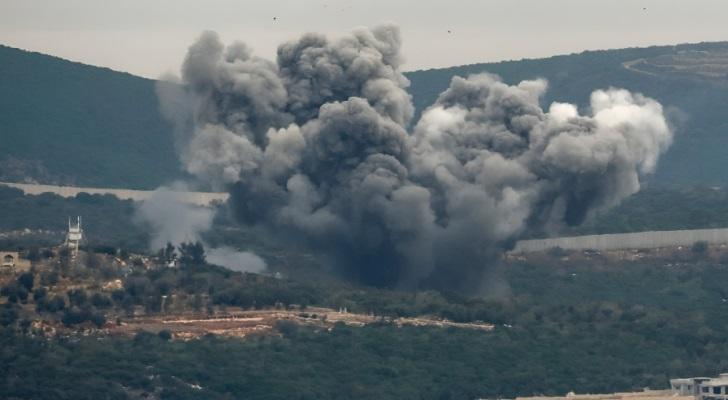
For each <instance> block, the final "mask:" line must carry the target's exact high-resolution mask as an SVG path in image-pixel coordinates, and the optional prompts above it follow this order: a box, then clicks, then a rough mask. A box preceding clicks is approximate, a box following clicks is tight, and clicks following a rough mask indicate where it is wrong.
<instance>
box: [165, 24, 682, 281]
mask: <svg viewBox="0 0 728 400" xmlns="http://www.w3.org/2000/svg"><path fill="white" fill-rule="evenodd" d="M400 47H401V40H400V35H399V31H398V29H397V28H396V27H395V26H392V25H385V26H381V27H377V28H374V29H372V30H367V29H359V30H356V31H354V32H353V33H351V34H349V35H347V36H345V37H343V38H341V39H339V40H336V41H329V40H328V39H327V38H325V37H323V36H320V35H314V34H307V35H304V36H303V37H302V38H301V39H299V40H296V41H293V42H290V43H285V44H283V45H281V46H280V47H279V49H278V58H277V62H276V63H272V62H269V61H266V60H262V59H260V58H257V57H255V56H253V55H252V53H251V52H250V50H249V49H247V48H246V47H245V46H244V45H242V44H233V45H231V46H228V47H225V46H223V45H222V43H221V42H220V40H219V39H218V37H217V35H216V34H214V33H209V32H208V33H204V34H203V35H202V36H201V37H200V39H199V40H198V41H197V42H196V43H195V44H193V45H192V46H191V47H190V50H189V53H188V55H187V58H186V59H185V62H184V65H183V67H182V82H183V84H184V87H183V89H181V91H182V92H183V93H182V94H180V93H179V92H177V93H172V92H171V91H167V92H166V93H162V91H160V99H161V100H162V103H163V110H164V111H165V112H167V115H168V116H169V117H170V118H172V119H174V120H175V121H176V126H177V127H178V128H179V129H187V131H186V132H182V133H181V134H180V137H182V138H188V139H187V140H184V143H183V145H182V146H181V159H182V161H183V163H184V165H185V166H186V168H187V170H188V171H189V172H190V173H192V174H195V175H196V176H198V177H200V178H202V179H204V180H207V181H209V182H211V183H213V184H214V185H216V186H218V187H228V188H230V190H231V194H232V196H231V207H233V209H234V210H235V212H236V215H237V216H238V217H239V219H240V221H241V222H242V223H245V224H250V225H258V226H262V227H265V228H267V230H268V231H269V232H270V233H271V235H273V236H275V237H276V238H278V239H280V240H293V241H297V242H300V243H304V244H306V245H308V246H310V248H311V249H313V250H316V251H318V252H320V253H321V254H323V255H325V256H327V257H329V258H330V259H331V261H332V262H333V263H335V265H337V266H338V267H339V270H340V271H341V272H342V273H344V274H345V275H347V276H349V277H350V278H353V279H357V280H361V281H363V282H366V283H372V284H378V285H404V286H413V285H418V284H422V283H423V282H424V283H425V284H427V285H432V286H438V285H441V286H445V285H459V286H462V285H463V284H464V283H473V284H478V282H479V279H480V277H481V276H482V273H483V271H484V270H485V269H486V267H487V265H488V263H490V262H492V261H493V260H494V259H495V257H496V256H497V255H498V254H499V253H500V252H502V250H503V248H504V246H507V244H508V243H509V242H512V241H513V240H514V239H515V238H517V237H519V236H520V235H522V234H523V233H524V232H525V231H527V230H532V229H540V230H543V229H558V227H559V226H562V225H563V224H578V223H581V222H582V221H583V220H584V219H585V218H588V217H590V216H591V215H592V214H594V213H596V212H599V211H600V210H603V209H606V208H608V207H611V206H614V205H615V204H617V203H618V202H619V201H620V200H622V199H623V198H625V197H626V196H629V195H631V194H633V193H635V192H636V191H637V190H639V185H640V183H639V177H640V175H641V174H645V173H650V172H652V171H653V170H654V168H655V165H656V162H657V159H658V157H659V155H660V154H661V153H662V152H664V151H665V149H666V148H667V147H668V146H669V145H670V142H671V138H672V134H671V132H670V129H669V128H668V126H667V123H666V121H665V117H664V115H663V111H662V107H661V106H660V104H658V103H657V102H655V101H654V100H652V99H649V98H646V97H644V96H641V95H638V94H631V93H629V92H628V91H626V90H619V89H607V90H599V91H596V92H594V93H593V94H592V98H591V109H590V110H589V113H588V114H587V115H580V114H579V112H578V110H577V108H576V107H575V106H573V105H571V104H563V103H554V104H552V105H551V107H550V108H549V110H548V111H544V110H543V109H542V108H541V107H540V105H539V99H540V97H541V96H542V94H543V93H544V91H545V90H546V87H547V83H546V81H544V80H534V81H524V82H521V83H520V84H518V85H516V86H510V85H507V84H505V83H503V82H501V81H500V80H499V79H498V78H497V77H496V76H493V75H487V74H481V75H475V76H471V77H469V78H467V79H465V78H460V77H456V78H454V79H453V80H452V83H451V85H450V87H449V88H448V89H447V90H446V91H445V92H444V93H442V95H441V96H440V97H439V99H438V100H437V102H436V103H435V104H434V105H433V106H431V107H430V108H428V109H427V110H425V112H424V113H423V114H422V117H421V119H420V121H418V122H417V124H416V125H415V128H414V130H413V132H411V133H409V132H407V130H406V127H407V126H408V124H409V121H410V119H411V117H412V114H413V106H412V102H411V99H410V96H409V95H408V94H407V92H406V87H407V85H408V81H407V79H406V78H405V77H404V76H403V75H402V74H401V72H400V70H399V66H400V64H401V61H402V59H401V56H400ZM170 93H171V94H173V95H174V98H169V96H167V94H170ZM180 96H182V97H183V99H180V98H179V97H180ZM172 102H175V103H172ZM174 104H178V105H179V104H181V105H185V107H187V108H184V107H183V108H182V109H186V110H189V111H188V112H180V111H179V110H180V108H179V107H174ZM187 105H191V106H189V107H188V106H187ZM179 114H184V115H181V116H180V115H179ZM180 121H181V122H180ZM185 121H187V122H185ZM189 121H191V122H189Z"/></svg>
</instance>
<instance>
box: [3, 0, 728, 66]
mask: <svg viewBox="0 0 728 400" xmlns="http://www.w3.org/2000/svg"><path fill="white" fill-rule="evenodd" d="M644 8H646V10H645V9H644ZM274 16H275V17H276V18H277V21H273V17H274ZM726 17H728V1H726V0H682V1H677V0H608V1H592V0H548V1H543V0H479V1H478V0H443V1H431V0H388V1H387V0H368V1H358V0H357V1H354V0H352V1H349V0H267V1H257V0H238V1H232V0H207V1H192V0H157V1H149V0H147V1H141V0H124V1H120V0H114V1H109V0H64V1H59V0H0V43H2V44H5V45H9V46H13V47H20V48H24V49H29V50H34V51H40V52H43V53H49V54H53V55H57V56H60V57H64V58H68V59H71V60H75V61H81V62H85V63H88V64H94V65H101V66H107V67H110V68H113V69H117V70H122V71H128V72H131V73H134V74H137V75H142V76H147V77H152V78H154V77H158V76H159V75H161V74H162V73H164V72H168V71H172V72H177V71H178V69H179V65H180V63H181V61H182V58H183V57H184V54H185V51H186V49H187V46H189V44H190V43H191V42H192V41H193V40H194V39H195V37H196V36H198V35H199V34H200V32H201V31H202V30H205V29H211V30H215V31H217V32H218V33H220V35H221V36H222V38H223V40H224V41H226V42H231V41H233V40H242V41H244V42H246V43H247V44H249V45H250V46H251V47H253V48H254V49H255V52H256V54H258V55H261V56H264V57H268V58H273V57H274V56H275V50H276V47H277V45H278V44H279V43H280V42H282V41H285V40H289V39H292V38H295V37H297V36H298V35H300V34H301V33H304V32H307V31H318V32H323V33H326V34H329V35H337V34H341V33H344V32H347V31H349V30H350V29H351V28H353V27H355V26H362V25H365V26H371V25H375V24H377V23H378V22H383V21H393V22H396V23H398V24H399V25H400V27H401V29H402V34H403V37H404V54H405V56H406V59H407V63H406V65H405V68H406V69H408V70H413V69H423V68H432V67H443V66H451V65H460V64H468V63H475V62H484V61H498V60H504V59H519V58H524V57H529V58H532V57H543V56H549V55H554V54H562V53H570V52H577V51H581V50H587V49H604V48H619V47H628V46H646V45H653V44H673V43H684V42H698V41H716V40H728V23H726ZM448 30H450V31H451V32H452V33H448Z"/></svg>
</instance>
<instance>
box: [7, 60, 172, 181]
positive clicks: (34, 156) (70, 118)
mask: <svg viewBox="0 0 728 400" xmlns="http://www.w3.org/2000/svg"><path fill="white" fill-rule="evenodd" d="M0 76H1V77H2V79H1V82H2V85H1V87H2V90H0V110H2V112H1V113H0V138H2V146H1V147H2V149H3V151H2V152H0V180H22V179H23V178H26V177H29V178H33V179H35V180H38V181H40V182H41V183H64V184H77V185H86V186H90V185H95V186H101V187H133V188H149V189H151V188H154V187H156V186H158V185H160V184H162V183H166V182H169V181H171V180H173V179H175V178H178V177H180V175H181V174H180V173H179V166H178V163H177V158H176V155H175V151H174V146H173V139H172V133H171V132H172V131H171V127H170V126H169V125H168V124H166V123H165V122H164V120H163V119H162V117H161V115H160V113H159V111H158V108H159V107H158V104H157V98H156V95H155V93H154V81H152V80H148V79H143V78H139V77H136V76H133V75H129V74H126V73H120V72H116V71H112V70H109V69H106V68H98V67H92V66H89V65H83V64H79V63H72V62H69V61H66V60H62V59H59V58H56V57H50V56H46V55H42V54H38V53H31V52H26V51H22V50H18V49H13V48H10V47H5V46H0ZM150 171H153V173H150Z"/></svg>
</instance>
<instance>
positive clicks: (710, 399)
mask: <svg viewBox="0 0 728 400" xmlns="http://www.w3.org/2000/svg"><path fill="white" fill-rule="evenodd" d="M670 388H671V389H672V392H673V393H674V394H675V395H679V396H685V395H689V396H695V398H696V399H698V400H728V373H725V374H720V376H719V377H717V378H706V377H696V378H679V379H670Z"/></svg>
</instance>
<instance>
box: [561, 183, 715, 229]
mask: <svg viewBox="0 0 728 400" xmlns="http://www.w3.org/2000/svg"><path fill="white" fill-rule="evenodd" d="M705 228H728V189H727V188H722V187H721V188H719V187H704V186H698V187H648V188H645V189H643V190H642V191H640V192H639V193H637V194H635V195H633V196H631V197H629V198H627V199H626V200H625V201H624V202H623V203H622V204H620V205H619V206H618V207H615V208H613V209H611V210H609V211H607V212H606V213H604V214H602V215H598V216H597V217H596V218H594V220H592V221H589V222H587V223H586V224H584V225H582V226H579V227H576V228H573V229H570V230H567V231H566V232H564V233H565V234H598V233H623V232H641V231H651V230H652V231H660V230H681V229H705Z"/></svg>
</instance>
